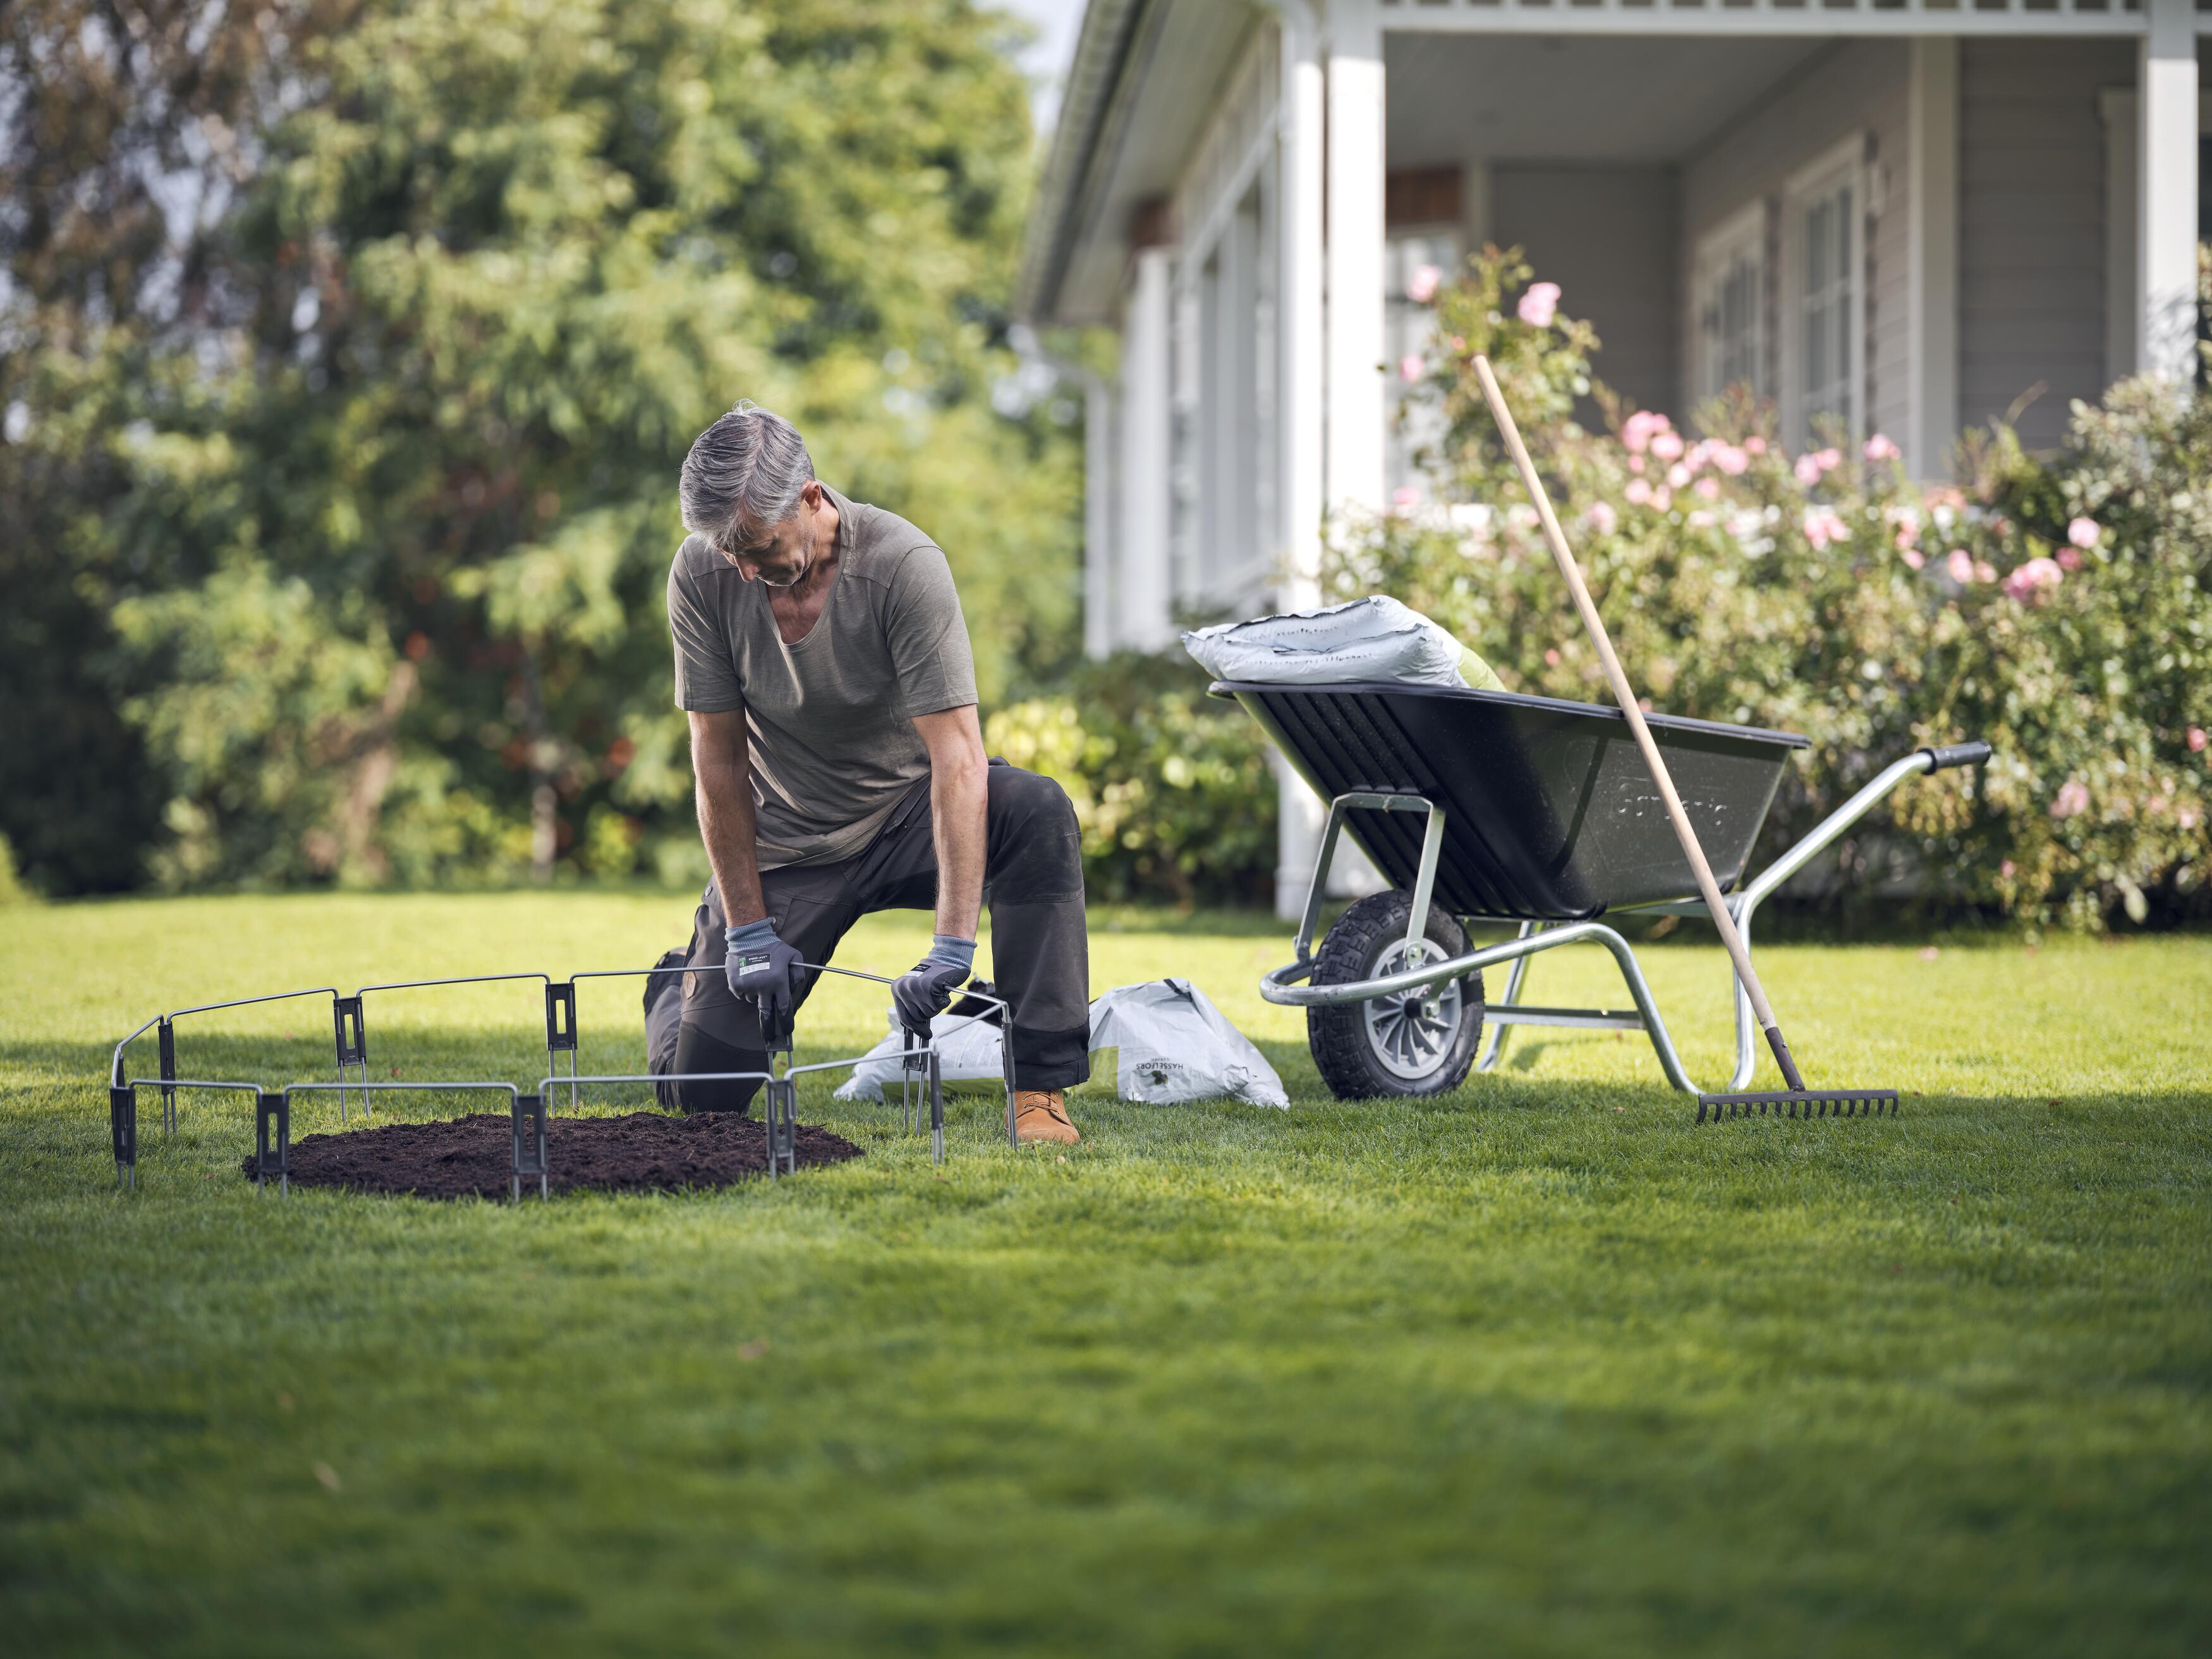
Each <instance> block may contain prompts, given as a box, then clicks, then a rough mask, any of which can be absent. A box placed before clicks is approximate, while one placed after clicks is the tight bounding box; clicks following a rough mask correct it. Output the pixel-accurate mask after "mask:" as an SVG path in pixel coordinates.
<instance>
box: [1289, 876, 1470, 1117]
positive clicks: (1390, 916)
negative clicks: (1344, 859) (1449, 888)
mask: <svg viewBox="0 0 2212 1659" xmlns="http://www.w3.org/2000/svg"><path fill="white" fill-rule="evenodd" d="M1412 916H1413V896H1412V895H1411V894H1409V893H1407V892H1406V891H1405V890H1403V889H1394V890H1392V891H1390V892H1388V893H1376V894H1372V895H1370V896H1368V897H1366V898H1364V899H1361V900H1360V901H1358V902H1357V903H1355V904H1354V905H1352V908H1349V909H1347V910H1346V912H1345V913H1344V914H1343V915H1341V916H1339V917H1338V918H1337V921H1336V926H1335V927H1332V928H1330V929H1329V930H1328V937H1327V938H1326V939H1322V945H1321V952H1320V955H1319V956H1318V957H1316V960H1315V963H1314V975H1313V983H1315V984H1316V985H1348V984H1351V983H1352V982H1353V981H1357V980H1363V979H1373V978H1376V976H1377V975H1383V974H1394V973H1396V972H1398V971H1399V970H1400V969H1403V968H1405V967H1407V966H1408V965H1409V964H1408V963H1407V955H1406V927H1407V921H1409V920H1410V919H1411V918H1412ZM1426 938H1427V939H1428V942H1429V947H1430V955H1429V957H1428V960H1430V961H1431V962H1434V961H1438V960H1441V959H1443V957H1456V956H1461V955H1464V954H1465V952H1466V951H1467V948H1468V947H1467V934H1466V933H1464V932H1463V931H1462V929H1461V927H1460V925H1459V923H1458V922H1456V921H1453V920H1452V918H1451V917H1450V916H1449V915H1445V914H1444V913H1443V911H1442V910H1439V909H1437V908H1436V907H1435V906H1434V905H1431V906H1430V907H1429V924H1428V928H1427V930H1426ZM1481 1037H1482V975H1480V974H1468V975H1466V976H1464V977H1463V978H1460V979H1455V980H1447V981H1444V982H1443V984H1442V985H1434V986H1431V987H1427V988H1426V989H1425V990H1420V991H1415V992H1413V993H1411V994H1405V995H1399V996H1387V997H1376V998H1375V999H1374V1000H1372V1001H1369V1002H1356V1003H1346V1004H1344V1005H1342V1006H1338V1007H1334V1008H1309V1009H1307V1010H1306V1046H1307V1047H1308V1048H1310V1049H1312V1051H1313V1057H1314V1064H1315V1065H1316V1066H1318V1067H1319V1068H1320V1070H1321V1080H1322V1082H1323V1083H1326V1084H1327V1085H1328V1087H1329V1092H1330V1093H1332V1094H1334V1096H1335V1097H1337V1098H1338V1099H1339V1100H1370V1099H1373V1098H1375V1097H1376V1096H1380V1095H1441V1094H1446V1093H1449V1091H1452V1090H1454V1089H1456V1088H1458V1087H1459V1085H1460V1084H1461V1083H1462V1082H1463V1081H1464V1080H1465V1079H1466V1077H1467V1073H1468V1067H1469V1066H1472V1065H1474V1049H1475V1044H1476V1043H1477V1042H1480V1040H1481Z"/></svg>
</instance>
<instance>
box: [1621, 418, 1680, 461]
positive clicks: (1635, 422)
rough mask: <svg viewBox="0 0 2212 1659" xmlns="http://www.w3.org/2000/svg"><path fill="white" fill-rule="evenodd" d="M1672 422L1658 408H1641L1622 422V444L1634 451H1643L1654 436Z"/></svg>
mask: <svg viewBox="0 0 2212 1659" xmlns="http://www.w3.org/2000/svg"><path fill="white" fill-rule="evenodd" d="M1672 424H1673V422H1670V421H1668V418H1667V417H1666V416H1664V415H1662V414H1660V413H1659V411H1658V410H1654V409H1639V410H1636V411H1635V412H1634V413H1633V414H1632V415H1630V416H1629V417H1628V418H1627V419H1626V420H1625V421H1623V422H1621V423H1620V441H1621V444H1622V446H1623V447H1626V449H1628V450H1629V451H1630V452H1631V453H1642V452H1643V451H1644V449H1645V448H1647V447H1649V446H1650V442H1651V440H1652V439H1653V438H1654V437H1656V435H1658V434H1660V433H1662V432H1664V431H1666V430H1667V429H1668V428H1669V427H1670V426H1671V425H1672Z"/></svg>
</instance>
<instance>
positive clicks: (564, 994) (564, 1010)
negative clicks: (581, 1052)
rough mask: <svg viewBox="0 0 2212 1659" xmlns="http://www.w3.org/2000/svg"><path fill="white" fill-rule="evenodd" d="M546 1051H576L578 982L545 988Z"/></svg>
mask: <svg viewBox="0 0 2212 1659" xmlns="http://www.w3.org/2000/svg"><path fill="white" fill-rule="evenodd" d="M545 1052H546V1053H547V1054H574V1053H575V1052H576V982H575V981H574V980H570V981H568V982H567V983H566V984H562V985H548V986H547V987H545Z"/></svg>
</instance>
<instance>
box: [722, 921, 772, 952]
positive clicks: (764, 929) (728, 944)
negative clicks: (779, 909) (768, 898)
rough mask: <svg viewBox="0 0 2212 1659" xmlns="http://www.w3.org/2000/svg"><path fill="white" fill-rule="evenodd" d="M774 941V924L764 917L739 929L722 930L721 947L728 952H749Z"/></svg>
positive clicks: (728, 928)
mask: <svg viewBox="0 0 2212 1659" xmlns="http://www.w3.org/2000/svg"><path fill="white" fill-rule="evenodd" d="M774 942H775V923H774V922H773V921H769V919H768V918H767V917H766V916H763V917H762V918H761V919H760V920H759V921H749V922H746V923H745V924H744V926H743V927H725V928H724V929H722V945H723V948H724V949H726V950H730V951H750V950H753V949H756V948H757V947H758V946H760V945H769V944H773V943H774Z"/></svg>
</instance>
